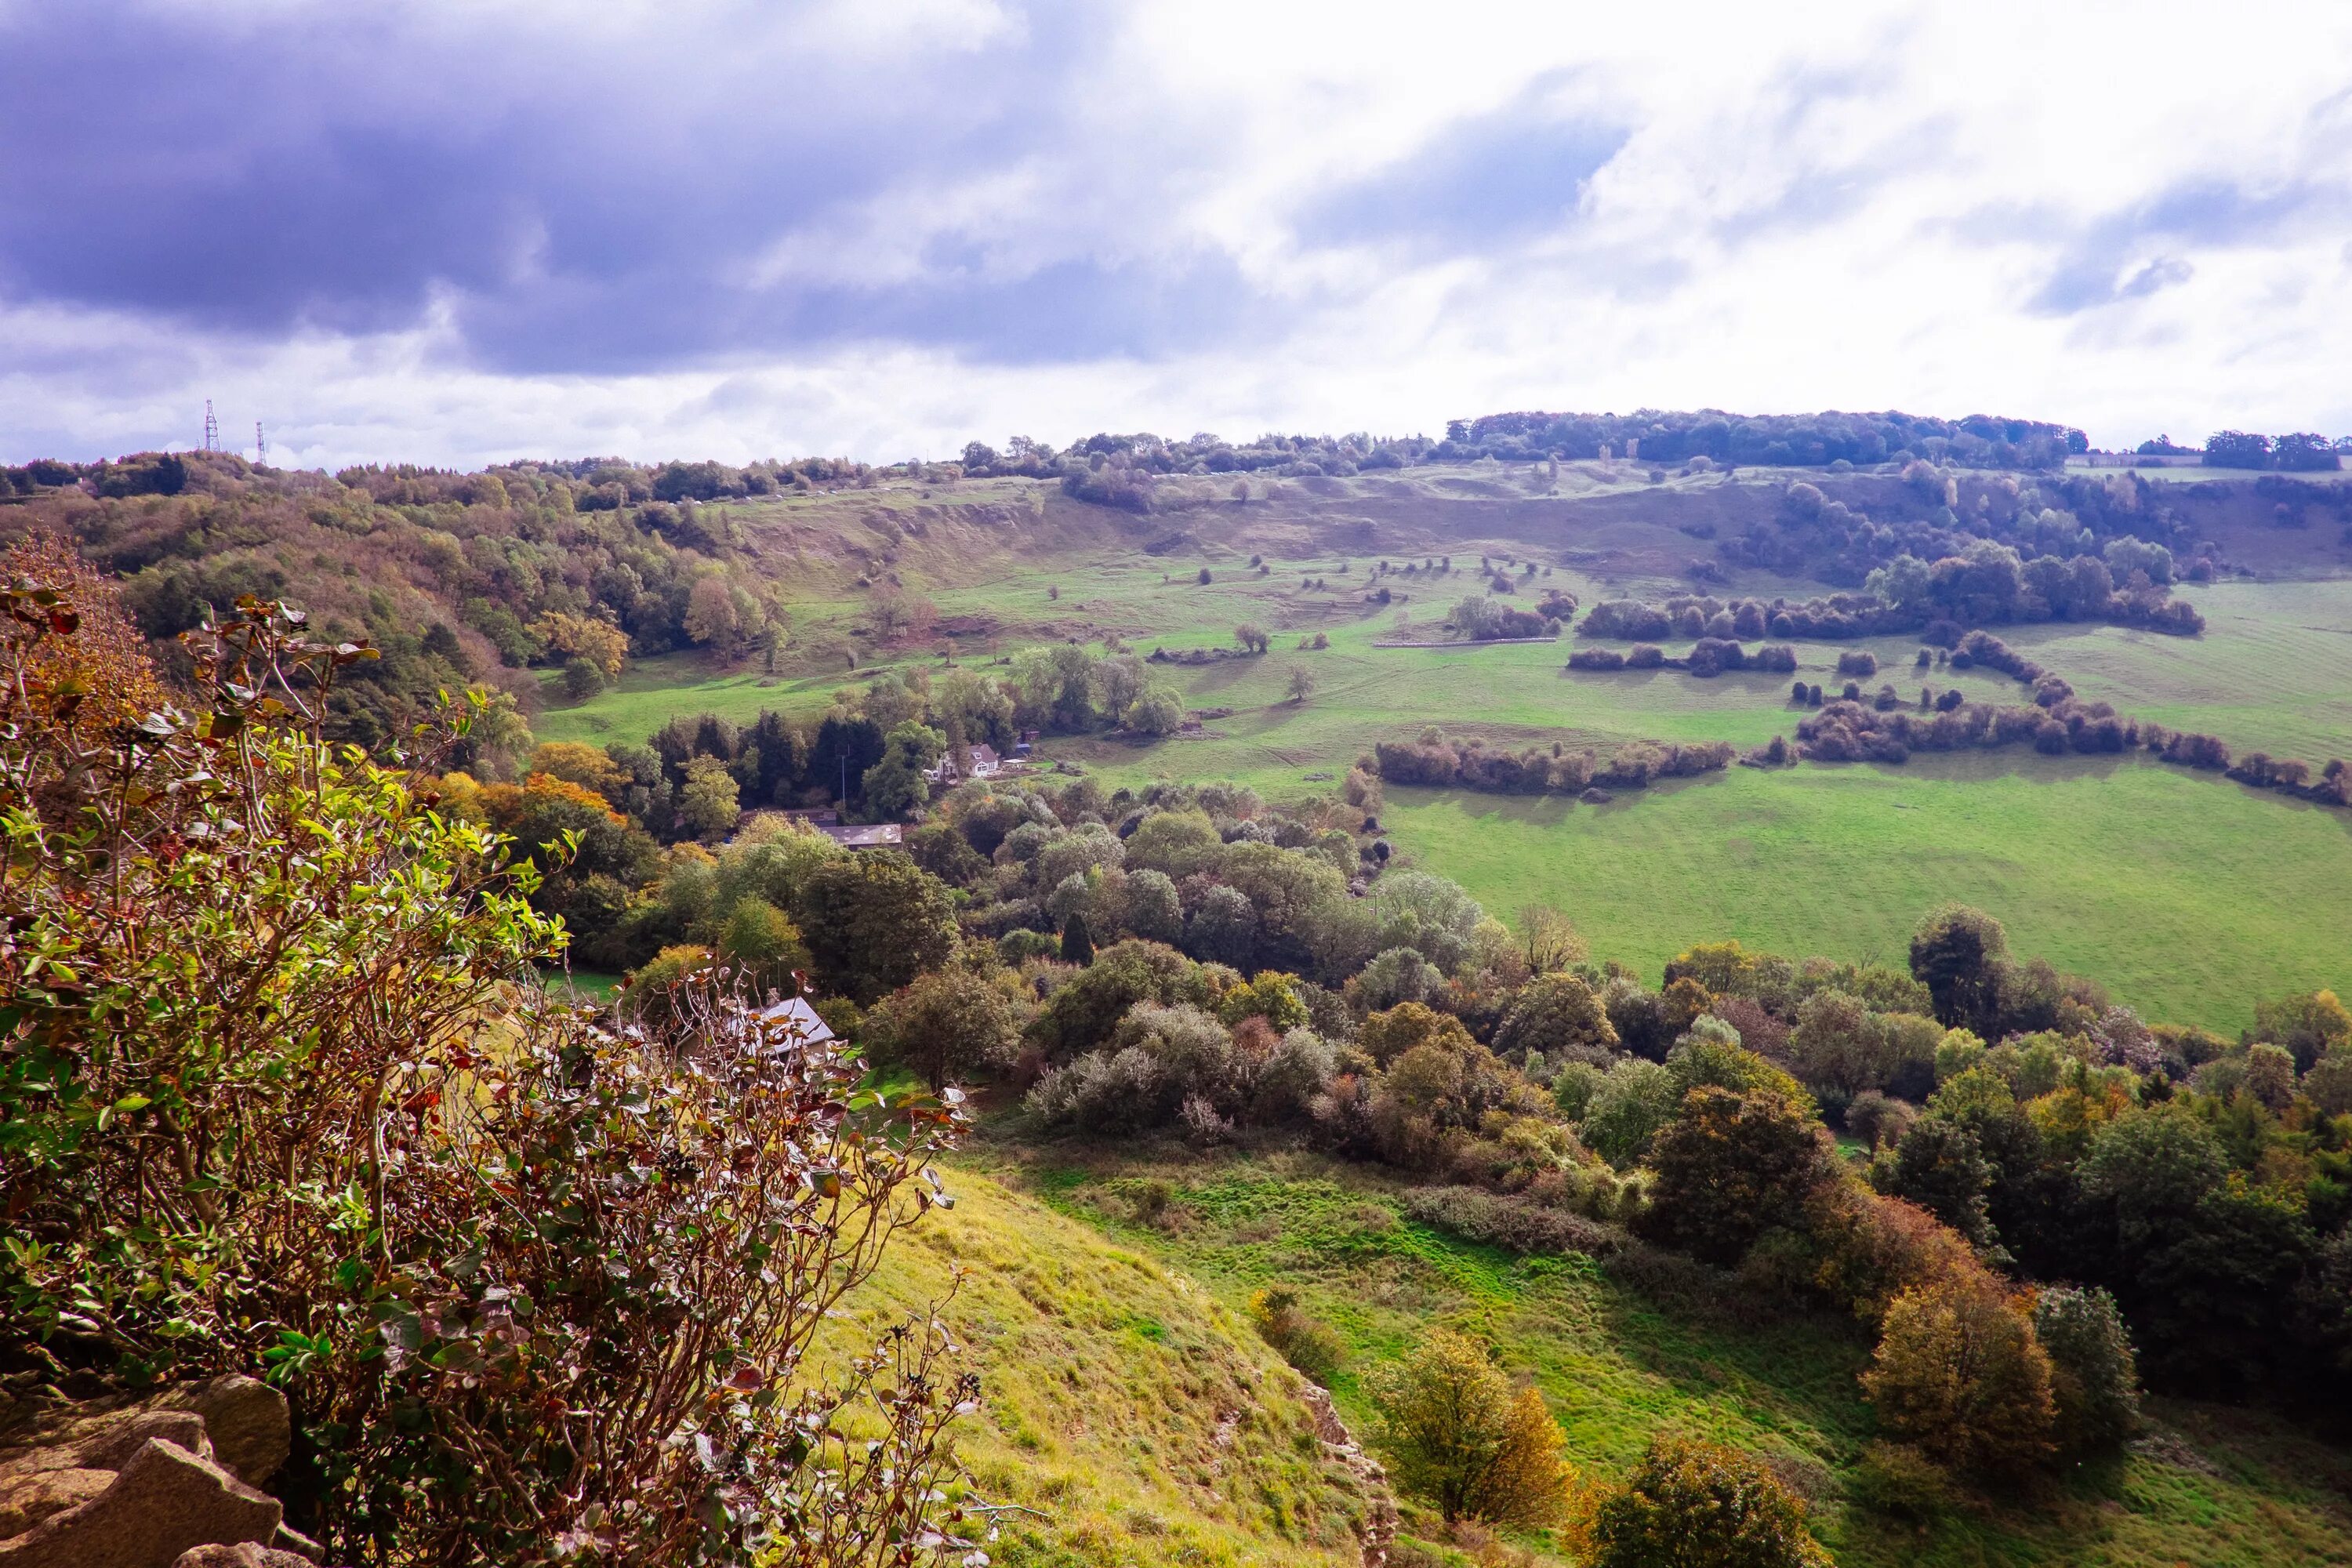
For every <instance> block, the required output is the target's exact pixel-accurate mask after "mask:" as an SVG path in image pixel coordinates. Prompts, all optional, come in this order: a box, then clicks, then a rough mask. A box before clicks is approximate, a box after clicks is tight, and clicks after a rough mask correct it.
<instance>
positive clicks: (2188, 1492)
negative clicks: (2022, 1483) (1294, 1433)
mask: <svg viewBox="0 0 2352 1568" xmlns="http://www.w3.org/2000/svg"><path fill="white" fill-rule="evenodd" d="M1037 1158H1038V1160H1039V1163H1037V1164H1036V1165H1034V1166H1033V1167H1031V1168H1030V1169H1028V1170H1027V1171H1026V1172H1024V1173H1021V1175H1020V1177H1019V1179H1020V1180H1022V1181H1024V1182H1025V1183H1026V1184H1029V1185H1030V1186H1032V1187H1033V1188H1034V1190H1036V1191H1037V1192H1039V1193H1040V1194H1043V1195H1044V1196H1045V1198H1046V1199H1047V1201H1049V1202H1050V1203H1051V1204H1052V1205H1054V1206H1055V1208H1057V1209H1059V1210H1061V1211H1062V1212H1063V1213H1065V1214H1066V1215H1073V1216H1076V1217H1078V1218H1082V1219H1083V1220H1085V1221H1086V1222H1087V1224H1088V1225H1090V1226H1093V1227H1094V1228H1095V1229H1097V1231H1098V1232H1100V1233H1101V1234H1103V1235H1104V1236H1106V1237H1109V1238H1111V1240H1113V1241H1114V1242H1115V1243H1116V1244H1117V1245H1118V1246H1120V1247H1132V1248H1134V1249H1136V1250H1137V1251H1138V1252H1140V1253H1143V1254H1145V1255H1147V1256H1150V1257H1152V1258H1157V1259H1160V1260H1162V1261H1163V1262H1164V1264H1165V1265H1166V1266H1168V1267H1171V1268H1181V1269H1183V1270H1185V1271H1186V1272H1187V1273H1189V1274H1191V1275H1192V1276H1193V1277H1195V1278H1197V1279H1200V1280H1201V1281H1202V1284H1203V1285H1204V1286H1205V1287H1206V1289H1207V1290H1208V1292H1209V1293H1210V1294H1211V1295H1213V1297H1214V1298H1215V1299H1216V1300H1219V1301H1221V1302H1223V1303H1224V1304H1226V1305H1227V1306H1239V1305H1241V1304H1243V1303H1244V1302H1245V1301H1246V1300H1247V1299H1248V1296H1249V1294H1250V1293H1251V1292H1252V1291H1253V1290H1255V1289H1260V1288H1262V1287H1264V1286H1265V1285H1267V1284H1270V1283H1275V1282H1282V1283H1287V1284H1291V1285H1294V1286H1297V1288H1298V1289H1300V1290H1301V1292H1302V1295H1303V1298H1304V1300H1305V1301H1306V1303H1307V1306H1308V1308H1309V1309H1310V1310H1312V1311H1313V1312H1314V1313H1315V1314H1316V1315H1317V1316H1318V1317H1319V1318H1321V1319H1322V1320H1323V1321H1326V1322H1328V1324H1329V1325H1331V1327H1332V1328H1334V1329H1335V1330H1336V1331H1338V1333H1339V1336H1340V1338H1341V1339H1342V1340H1343V1341H1344V1342H1345V1343H1346V1345H1347V1347H1348V1351H1349V1363H1348V1366H1347V1369H1346V1370H1344V1371H1343V1372H1342V1373H1340V1374H1339V1376H1338V1377H1337V1378H1335V1380H1334V1392H1335V1394H1336V1395H1337V1397H1338V1401H1339V1405H1340V1408H1341V1410H1342V1412H1343V1413H1344V1414H1345V1415H1347V1416H1348V1418H1349V1421H1350V1423H1351V1425H1354V1424H1356V1423H1358V1422H1359V1421H1360V1419H1361V1418H1362V1417H1364V1416H1365V1415H1368V1414H1369V1412H1368V1410H1367V1407H1366V1405H1365V1403H1364V1399H1363V1396H1362V1391H1361V1380H1362V1379H1361V1374H1362V1373H1363V1372H1364V1371H1365V1370H1366V1369H1367V1368H1369V1367H1370V1365H1372V1364H1373V1363H1376V1362H1378V1361H1380V1360H1381V1359H1383V1358H1386V1357H1389V1356H1392V1355H1395V1354H1397V1353H1398V1352H1400V1351H1402V1349H1403V1348H1404V1347H1406V1346H1407V1345H1409V1344H1410V1343H1411V1342H1412V1341H1413V1339H1414V1338H1415V1336H1417V1335H1418V1334H1420V1333H1421V1332H1423V1331H1424V1330H1425V1329H1426V1328H1427V1327H1428V1326H1430V1325H1432V1324H1447V1325H1451V1326H1455V1327H1460V1328H1464V1329H1467V1330H1469V1331H1475V1332H1476V1333H1479V1334H1481V1335H1483V1336H1485V1337H1486V1338H1487V1339H1489V1340H1490V1341H1491V1342H1493V1343H1495V1344H1496V1346H1497V1348H1498V1350H1499V1352H1500V1355H1501V1359H1502V1362H1503V1363H1504V1365H1505V1366H1506V1367H1507V1368H1508V1369H1509V1370H1510V1371H1511V1372H1512V1373H1514V1374H1516V1375H1518V1376H1522V1377H1526V1378H1528V1379H1530V1380H1532V1381H1533V1382H1534V1384H1536V1386H1537V1387H1538V1388H1539V1389H1541V1390H1542V1392H1543V1394H1544V1396H1545V1398H1546V1401H1547V1403H1549V1405H1550V1406H1551V1409H1552V1411H1553V1413H1554V1414H1555V1415H1557V1416H1558V1417H1559V1420H1560V1422H1561V1424H1562V1426H1563V1427H1564V1428H1565V1430H1566V1432H1567V1436H1568V1444H1569V1451H1570V1456H1571V1458H1573V1459H1574V1461H1575V1462H1576V1463H1577V1464H1578V1465H1579V1466H1580V1467H1582V1468H1586V1469H1588V1470H1589V1471H1591V1472H1594V1473H1596V1474H1599V1475H1602V1476H1614V1475H1616V1474H1618V1473H1620V1472H1622V1470H1623V1469H1624V1468H1626V1467H1627V1466H1628V1465H1629V1464H1630V1463H1631V1462H1632V1460H1633V1458H1634V1457H1635V1456H1636V1455H1637V1454H1638V1453H1639V1452H1640V1450H1641V1448H1642V1447H1643V1445H1644V1444H1645V1443H1647V1442H1648V1440H1649V1439H1650V1437H1651V1436H1653V1435H1654V1434H1657V1433H1659V1432H1661V1431H1668V1430H1676V1431H1685V1432H1689V1431H1696V1432H1700V1433H1704V1434H1706V1435H1709V1436H1715V1437H1718V1438H1720V1439H1723V1440H1725V1441H1728V1442H1732V1443H1736V1444H1738V1445H1740V1446H1742V1447H1747V1448H1749V1449H1751V1450H1753V1451H1755V1452H1757V1453H1759V1455H1761V1456H1764V1457H1766V1458H1768V1459H1769V1460H1770V1461H1771V1462H1772V1464H1773V1465H1774V1468H1776V1469H1777V1470H1778V1471H1779V1472H1780V1474H1781V1475H1782V1476H1783V1477H1784V1478H1786V1479H1788V1480H1789V1481H1790V1483H1791V1484H1792V1485H1794V1486H1795V1487H1796V1488H1798V1489H1800V1490H1801V1491H1803V1492H1804V1493H1806V1494H1807V1495H1808V1496H1809V1497H1810V1498H1811V1505H1812V1510H1813V1523H1814V1528H1815V1530H1816V1531H1817V1532H1818V1533H1819V1534H1820V1535H1821V1536H1822V1540H1823V1541H1824V1542H1826V1543H1827V1544H1828V1545H1829V1546H1830V1547H1831V1548H1832V1551H1833V1552H1834V1553H1835V1554H1836V1557H1837V1560H1838V1561H1839V1562H1840V1563H1846V1564H1852V1565H1870V1568H1875V1565H1877V1564H1882V1563H1883V1564H1888V1565H1894V1564H1906V1563H1923V1564H1937V1565H1941V1564H1953V1565H1960V1564H1978V1563H2016V1564H2027V1563H2050V1564H2057V1563H2069V1564H2076V1563H2099V1564H2111V1565H2114V1568H2143V1565H2145V1568H2157V1565H2158V1564H2174V1563H2191V1564H2196V1565H2198V1568H2223V1565H2228V1568H2241V1565H2242V1568H2255V1565H2256V1564H2263V1565H2278V1564H2322V1563H2328V1564H2341V1563H2352V1470H2347V1467H2346V1464H2345V1461H2344V1458H2343V1457H2342V1456H2341V1455H2340V1454H2338V1453H2336V1452H2333V1451H2331V1450H2329V1449H2326V1448H2325V1447H2321V1446H2319V1445H2317V1444H2315V1443H2313V1442H2310V1441H2308V1440H2306V1439H2305V1438H2303V1437H2301V1436H2298V1435H2297V1434H2296V1433H2294V1431H2293V1430H2291V1429H2289V1428H2287V1427H2286V1426H2283V1425H2282V1424H2279V1423H2277V1422H2275V1421H2273V1420H2271V1419H2269V1418H2266V1417H2259V1416H2253V1415H2244V1414H2242V1413H2234V1412H2230V1411H2224V1410H2221V1409H2216V1408H2213V1407H2209V1406H2200V1405H2179V1404H2170V1403H2165V1402H2158V1403H2157V1405H2156V1406H2155V1409H2154V1412H2153V1414H2154V1417H2155V1421H2156V1430H2155V1432H2154V1433H2153V1434H2152V1435H2151V1436H2150V1437H2149V1438H2148V1439H2147V1440H2146V1441H2144V1442H2142V1443H2141V1444H2139V1445H2138V1446H2137V1448H2136V1450H2135V1451H2134V1452H2133V1453H2132V1454H2131V1455H2130V1456H2129V1457H2127V1458H2125V1459H2124V1460H2121V1461H2118V1462H2116V1463H2113V1464H2110V1465H2106V1466H2104V1467H2101V1468H2097V1469H2095V1470H2093V1471H2087V1472H2085V1473H2083V1474H2080V1475H2078V1476H2076V1477H2074V1479H2071V1480H2069V1481H2068V1482H2067V1483H2066V1484H2065V1485H2064V1486H2063V1487H2062V1488H2056V1489H2053V1490H2052V1491H2050V1492H2048V1493H2045V1494H2042V1495H2038V1496H2033V1497H2030V1498H2017V1499H2013V1500H2006V1501H2003V1502H2000V1503H1997V1504H1993V1505H1988V1506H1983V1507H1967V1508H1962V1509H1959V1510H1955V1511H1954V1512H1952V1513H1950V1514H1948V1515H1947V1516H1945V1517H1944V1518H1942V1519H1940V1520H1938V1521H1937V1522H1935V1523H1934V1524H1932V1525H1930V1526H1927V1527H1926V1528H1924V1529H1917V1530H1914V1529H1913V1528H1909V1527H1895V1526H1890V1525H1887V1524H1885V1523H1883V1522H1880V1521H1877V1520H1875V1519H1874V1518H1873V1517H1871V1516H1868V1515H1866V1514H1864V1513H1863V1512H1862V1511H1861V1510H1857V1509H1854V1508H1852V1507H1850V1506H1849V1505H1848V1504H1847V1502H1846V1501H1845V1500H1844V1489H1845V1486H1846V1484H1847V1482H1848V1480H1849V1479H1850V1478H1851V1476H1852V1473H1853V1464H1854V1461H1855V1459H1856V1457H1857V1456H1858V1454H1859V1452H1860V1450H1861V1448H1862V1447H1863V1446H1864V1444H1865V1443H1866V1442H1867V1441H1868V1440H1869V1437H1870V1436H1871V1433H1872V1424H1871V1416H1870V1412H1869V1409H1868V1407H1867V1406H1866V1405H1864V1404H1863V1403H1862V1401H1861V1399H1860V1396H1859V1394H1858V1391H1857V1389H1856V1386H1855V1384H1854V1375H1855V1373H1857V1372H1859V1371H1860V1370H1861V1368H1862V1367H1863V1365H1864V1363H1865V1362H1866V1360H1867V1357H1868V1353H1869V1352H1868V1344H1867V1342H1866V1340H1865V1339H1864V1337H1863V1336H1862V1335H1861V1334H1860V1333H1859V1332H1849V1331H1845V1330H1844V1329H1843V1327H1842V1326H1841V1325H1838V1324H1835V1323H1833V1322H1825V1321H1821V1320H1813V1321H1805V1322H1786V1323H1776V1324H1768V1325H1765V1326H1761V1327H1748V1328H1742V1327H1735V1326H1731V1325H1729V1324H1728V1323H1727V1322H1725V1321H1715V1320H1706V1319H1700V1318H1696V1317H1693V1316H1691V1315H1688V1314H1686V1313H1677V1312H1675V1311H1671V1310H1662V1309H1661V1308H1660V1307H1658V1306H1657V1305H1656V1304H1654V1303H1653V1302H1651V1301H1649V1300H1645V1299H1644V1298H1643V1296H1642V1295H1640V1294H1639V1293H1638V1292H1636V1291H1633V1290H1632V1289H1628V1288H1627V1287H1625V1286H1624V1285H1622V1284H1620V1283H1618V1282H1616V1281H1614V1280H1612V1279H1610V1278H1609V1277H1608V1276H1606V1275H1605V1274H1603V1273H1602V1272H1601V1270H1600V1269H1599V1268H1597V1267H1596V1266H1595V1265H1593V1264H1592V1263H1591V1260H1590V1259H1587V1258H1580V1257H1575V1256H1570V1257H1561V1258H1514V1257H1512V1256H1511V1255H1508V1254H1506V1253H1502V1252H1498V1251H1496V1250H1494V1249H1491V1248H1487V1247H1475V1246H1469V1245H1465V1244H1464V1243H1461V1242H1458V1241H1455V1240H1454V1239H1451V1238H1449V1237H1446V1236H1444V1235H1443V1234H1441V1233H1438V1232H1435V1231H1433V1230H1431V1229H1429V1228H1427V1227H1426V1226H1421V1225H1418V1224H1415V1223H1413V1222H1412V1221H1410V1220H1408V1219H1406V1218H1404V1217H1403V1214H1402V1207H1401V1205H1400V1202H1399V1198H1398V1195H1397V1194H1395V1193H1394V1192H1393V1191H1392V1190H1390V1189H1388V1188H1386V1187H1384V1186H1383V1185H1382V1184H1380V1183H1379V1182H1378V1181H1377V1180H1376V1179H1374V1178H1371V1177H1369V1176H1367V1175H1366V1174H1365V1173H1362V1172H1361V1171H1360V1170H1359V1171H1351V1170H1349V1168H1347V1167H1342V1166H1332V1165H1327V1164H1325V1163H1321V1162H1319V1161H1315V1160H1311V1159H1308V1158H1306V1157H1303V1156H1295V1155H1273V1156H1263V1157H1252V1156H1242V1155H1231V1156H1222V1157H1215V1156H1211V1157H1203V1156H1188V1155H1183V1154H1181V1153H1177V1154H1166V1153H1163V1154H1161V1155H1160V1156H1159V1157H1158V1159H1157V1160H1156V1161H1155V1160H1154V1159H1153V1158H1152V1157H1151V1156H1149V1155H1145V1156H1140V1157H1137V1156H1129V1157H1128V1158H1125V1159H1116V1158H1112V1157H1109V1156H1104V1157H1102V1158H1099V1159H1097V1158H1093V1157H1091V1156H1089V1155H1087V1154H1085V1153H1078V1152H1064V1153H1063V1154H1061V1155H1059V1156H1055V1155H1051V1154H1046V1155H1041V1156H1038V1157H1037ZM1043 1376H1044V1374H1043V1372H1042V1369H1035V1368H1033V1369H1030V1370H1028V1371H1026V1372H1025V1373H1024V1372H1017V1371H1013V1370H1012V1369H1008V1373H1007V1379H1008V1380H1020V1381H1031V1380H1041V1379H1042V1377H1043ZM1361 1429H1362V1427H1360V1426H1359V1430H1361ZM1406 1525H1407V1531H1408V1533H1411V1532H1412V1531H1415V1530H1419V1531H1422V1532H1423V1533H1432V1532H1433V1525H1432V1522H1431V1521H1428V1520H1427V1519H1425V1518H1422V1519H1418V1520H1416V1519H1415V1518H1414V1517H1413V1516H1412V1514H1410V1513H1409V1514H1408V1517H1407V1521H1406ZM1518 1544H1520V1545H1521V1546H1523V1547H1526V1548H1529V1549H1532V1550H1533V1551H1534V1552H1536V1553H1537V1554H1538V1556H1539V1557H1540V1558H1541V1559H1542V1560H1543V1561H1546V1562H1554V1561H1562V1559H1560V1558H1559V1557H1558V1556H1557V1555H1556V1554H1555V1553H1554V1552H1553V1551H1552V1550H1551V1549H1550V1547H1549V1542H1547V1541H1546V1539H1544V1538H1542V1537H1530V1538H1528V1539H1526V1540H1524V1541H1522V1542H1519V1543H1518Z"/></svg>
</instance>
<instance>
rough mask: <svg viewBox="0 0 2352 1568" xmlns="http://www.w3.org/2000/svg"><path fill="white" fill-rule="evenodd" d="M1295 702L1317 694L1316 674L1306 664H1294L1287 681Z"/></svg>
mask: <svg viewBox="0 0 2352 1568" xmlns="http://www.w3.org/2000/svg"><path fill="white" fill-rule="evenodd" d="M1286 684H1287V689H1288V690H1289V692H1290V700H1292V701H1293V702H1304V701H1306V700H1307V699H1308V698H1309V697H1312V696H1314V695H1315V675H1314V672H1313V671H1311V670H1309V669H1307V668H1306V667H1305V666H1304V665H1293V666H1292V667H1291V670H1290V679H1289V681H1288V682H1287V683H1286Z"/></svg>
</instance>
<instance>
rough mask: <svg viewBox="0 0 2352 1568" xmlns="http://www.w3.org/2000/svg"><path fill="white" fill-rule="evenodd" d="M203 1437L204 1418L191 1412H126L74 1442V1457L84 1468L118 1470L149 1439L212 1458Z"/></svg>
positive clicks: (199, 1456)
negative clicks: (154, 1438) (155, 1438)
mask: <svg viewBox="0 0 2352 1568" xmlns="http://www.w3.org/2000/svg"><path fill="white" fill-rule="evenodd" d="M150 1437H160V1438H162V1439H163V1441H164V1442H166V1443H171V1444H173V1445H175V1446H177V1447H183V1448H185V1449H186V1450H187V1451H188V1452H189V1453H191V1454H194V1455H195V1456H196V1457H197V1458H215V1456H214V1455H213V1453H212V1452H211V1450H209V1449H208V1448H206V1447H205V1418H204V1417H203V1416H201V1415H197V1414H196V1413H195V1412H194V1411H193V1410H126V1411H123V1412H121V1414H120V1415H118V1416H117V1417H116V1418H114V1419H112V1420H110V1422H109V1423H108V1424H106V1425H105V1426H100V1427H99V1428H98V1429H97V1430H96V1431H95V1432H92V1433H90V1434H89V1436H84V1437H82V1438H80V1439H79V1441H77V1442H76V1443H75V1444H74V1449H73V1452H74V1458H75V1460H76V1462H78V1463H79V1464H80V1465H81V1466H83V1467H84V1468H88V1469H93V1470H119V1469H121V1468H122V1467H123V1466H124V1465H126V1464H129V1463H130V1462H131V1455H133V1454H135V1453H137V1452H138V1451H139V1450H140V1449H142V1448H143V1447H146V1446H147V1440H148V1439H149V1438H150ZM215 1462H217V1460H216V1459H215Z"/></svg>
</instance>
